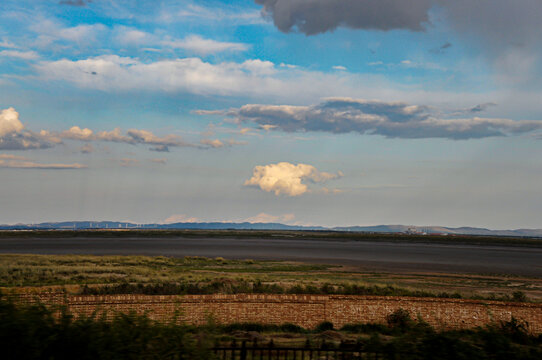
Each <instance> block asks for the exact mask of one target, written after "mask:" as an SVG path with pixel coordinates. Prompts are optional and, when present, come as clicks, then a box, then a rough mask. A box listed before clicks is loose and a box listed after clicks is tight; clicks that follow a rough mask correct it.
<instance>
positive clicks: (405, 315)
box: [386, 309, 414, 332]
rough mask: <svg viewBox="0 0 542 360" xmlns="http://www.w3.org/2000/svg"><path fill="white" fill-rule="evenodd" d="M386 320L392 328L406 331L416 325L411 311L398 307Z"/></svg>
mask: <svg viewBox="0 0 542 360" xmlns="http://www.w3.org/2000/svg"><path fill="white" fill-rule="evenodd" d="M386 322H387V323H388V326H389V327H390V328H391V329H397V330H399V331H401V332H405V331H406V330H408V329H410V328H412V326H413V325H414V320H412V318H411V317H410V313H409V312H408V311H407V310H404V309H397V310H395V311H394V312H393V313H391V314H389V315H388V316H386Z"/></svg>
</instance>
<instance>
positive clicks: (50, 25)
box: [30, 20, 107, 48]
mask: <svg viewBox="0 0 542 360" xmlns="http://www.w3.org/2000/svg"><path fill="white" fill-rule="evenodd" d="M30 29H31V30H32V31H34V32H35V33H37V34H38V38H37V40H36V45H37V46H40V47H43V48H46V47H48V46H50V45H51V44H52V43H54V42H55V41H68V42H72V43H76V44H78V45H86V44H89V43H92V42H95V41H96V40H97V38H98V36H99V35H101V34H103V33H105V31H106V30H107V27H106V26H105V25H103V24H90V25H86V24H84V25H77V26H74V27H62V25H61V24H58V23H56V22H54V21H51V20H43V21H40V22H37V23H36V24H34V25H32V26H31V27H30Z"/></svg>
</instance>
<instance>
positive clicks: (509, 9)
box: [0, 0, 542, 229]
mask: <svg viewBox="0 0 542 360" xmlns="http://www.w3.org/2000/svg"><path fill="white" fill-rule="evenodd" d="M541 31H542V2H540V1H539V0H518V1H513V2H512V1H508V0H479V1H476V2H473V1H470V0H469V1H468V0H456V1H453V2H450V1H444V0H413V1H408V2H406V1H403V0H255V1H254V0H246V1H245V0H240V1H220V0H204V1H189V0H186V1H179V0H176V1H173V0H171V1H170V0H162V1H160V0H157V1H142V0H139V1H138V0H92V1H90V0H61V1H60V0H31V1H30V0H27V1H25V0H2V2H0V181H1V182H0V184H1V186H0V204H1V206H0V223H6V224H12V223H19V222H21V223H35V222H44V221H75V220H91V221H98V220H117V221H132V222H136V223H155V222H157V223H170V222H203V221H235V222H240V221H249V222H282V223H287V224H298V225H322V226H349V225H378V224H404V225H421V226H428V225H441V226H476V227H488V228H493V229H512V228H513V229H516V228H542V222H541V220H540V219H541V218H542V217H541V216H540V214H541V213H542V181H541V180H542V81H541V79H542V37H540V32H541Z"/></svg>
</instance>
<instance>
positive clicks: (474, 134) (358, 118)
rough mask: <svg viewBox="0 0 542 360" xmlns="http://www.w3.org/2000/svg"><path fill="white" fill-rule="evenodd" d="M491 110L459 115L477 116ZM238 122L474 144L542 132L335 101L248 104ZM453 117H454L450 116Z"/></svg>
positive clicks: (415, 108)
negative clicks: (469, 140) (437, 139)
mask: <svg viewBox="0 0 542 360" xmlns="http://www.w3.org/2000/svg"><path fill="white" fill-rule="evenodd" d="M490 105H491V104H489V103H488V104H481V105H477V106H475V107H472V108H469V109H465V110H463V111H460V112H461V113H462V114H464V113H471V116H472V113H476V112H480V111H483V109H484V108H485V107H487V106H490ZM223 114H224V115H226V116H229V117H233V118H235V119H236V120H237V121H239V122H245V123H253V124H256V125H258V127H264V128H268V129H270V130H273V131H277V130H278V131H284V132H305V131H317V132H329V133H335V134H340V133H351V132H355V133H359V134H367V135H383V136H385V137H388V138H405V139H415V138H447V139H454V140H460V139H475V138H485V137H492V136H507V135H514V134H523V133H528V132H531V131H534V130H540V129H542V121H530V120H511V119H493V118H480V117H461V118H460V117H448V118H447V117H445V116H442V115H441V114H440V112H439V111H438V110H437V109H433V108H430V107H427V106H420V105H410V104H406V103H400V102H384V101H368V100H363V99H351V98H331V99H326V100H324V101H323V102H322V103H320V104H316V105H311V106H291V105H260V104H249V105H244V106H242V107H240V108H238V109H230V110H227V111H224V112H223ZM449 116H452V115H449Z"/></svg>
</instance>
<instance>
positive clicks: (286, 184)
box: [244, 162, 343, 196]
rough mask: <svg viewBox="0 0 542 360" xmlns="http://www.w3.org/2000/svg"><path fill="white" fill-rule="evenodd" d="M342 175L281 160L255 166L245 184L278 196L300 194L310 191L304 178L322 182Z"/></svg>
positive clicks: (313, 181)
mask: <svg viewBox="0 0 542 360" xmlns="http://www.w3.org/2000/svg"><path fill="white" fill-rule="evenodd" d="M342 175H343V174H342V173H341V172H338V173H337V174H332V173H327V172H321V171H318V170H317V169H316V168H315V167H314V166H312V165H307V164H297V165H294V164H291V163H288V162H280V163H277V164H269V165H263V166H256V167H254V170H253V171H252V177H251V178H250V179H248V180H246V181H245V183H244V185H245V186H254V187H259V188H260V189H261V190H263V191H267V192H273V193H275V195H277V196H278V195H287V196H298V195H302V194H304V193H306V192H307V191H308V186H307V185H306V184H304V183H302V181H303V180H308V181H310V182H312V183H322V182H325V181H328V180H333V179H337V178H339V177H341V176H342Z"/></svg>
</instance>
